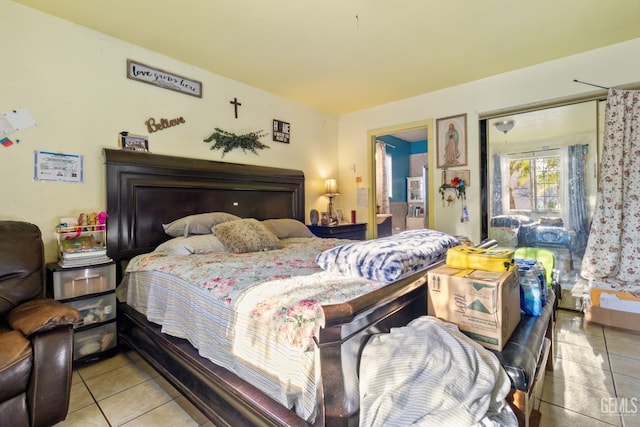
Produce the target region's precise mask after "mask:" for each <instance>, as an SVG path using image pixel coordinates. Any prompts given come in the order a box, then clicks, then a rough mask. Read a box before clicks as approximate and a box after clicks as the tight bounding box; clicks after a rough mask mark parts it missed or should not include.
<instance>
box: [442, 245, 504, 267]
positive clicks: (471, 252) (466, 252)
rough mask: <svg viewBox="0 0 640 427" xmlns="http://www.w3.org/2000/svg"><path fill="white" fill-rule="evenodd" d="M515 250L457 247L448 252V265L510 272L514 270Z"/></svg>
mask: <svg viewBox="0 0 640 427" xmlns="http://www.w3.org/2000/svg"><path fill="white" fill-rule="evenodd" d="M513 252H514V251H513V250H511V249H479V248H473V247H469V246H455V247H453V248H450V249H449V250H448V251H447V261H446V263H447V265H448V266H449V267H454V268H469V269H472V270H484V271H498V272H502V271H510V270H513V269H514V266H515V263H514V260H513Z"/></svg>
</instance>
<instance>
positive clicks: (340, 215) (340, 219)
mask: <svg viewBox="0 0 640 427" xmlns="http://www.w3.org/2000/svg"><path fill="white" fill-rule="evenodd" d="M336 219H337V220H338V223H339V224H343V223H345V222H346V221H345V220H344V214H343V213H342V209H336Z"/></svg>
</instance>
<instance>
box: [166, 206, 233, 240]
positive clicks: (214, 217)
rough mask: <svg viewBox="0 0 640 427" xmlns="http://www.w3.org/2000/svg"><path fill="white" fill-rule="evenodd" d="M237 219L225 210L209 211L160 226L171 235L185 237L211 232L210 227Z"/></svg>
mask: <svg viewBox="0 0 640 427" xmlns="http://www.w3.org/2000/svg"><path fill="white" fill-rule="evenodd" d="M238 219H240V217H239V216H236V215H233V214H230V213H226V212H209V213H202V214H196V215H189V216H185V217H184V218H180V219H176V220H175V221H173V222H171V223H169V224H162V228H163V229H164V232H165V233H167V234H168V235H169V236H171V237H179V236H185V237H186V236H188V235H190V234H211V227H214V226H215V225H217V224H221V223H223V222H227V221H236V220H238Z"/></svg>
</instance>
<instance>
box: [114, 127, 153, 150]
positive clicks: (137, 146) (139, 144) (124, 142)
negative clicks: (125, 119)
mask: <svg viewBox="0 0 640 427" xmlns="http://www.w3.org/2000/svg"><path fill="white" fill-rule="evenodd" d="M120 148H122V149H123V150H131V151H149V140H148V139H147V137H146V136H144V135H134V134H131V133H129V132H121V133H120Z"/></svg>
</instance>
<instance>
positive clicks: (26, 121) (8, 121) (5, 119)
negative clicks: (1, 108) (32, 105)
mask: <svg viewBox="0 0 640 427" xmlns="http://www.w3.org/2000/svg"><path fill="white" fill-rule="evenodd" d="M35 125H36V121H35V119H34V118H33V117H32V116H31V114H29V112H28V111H27V109H26V108H19V109H17V110H12V111H9V112H6V113H3V114H2V116H0V135H1V134H5V135H9V134H12V133H14V132H17V131H19V130H23V129H27V128H30V127H33V126H35Z"/></svg>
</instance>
